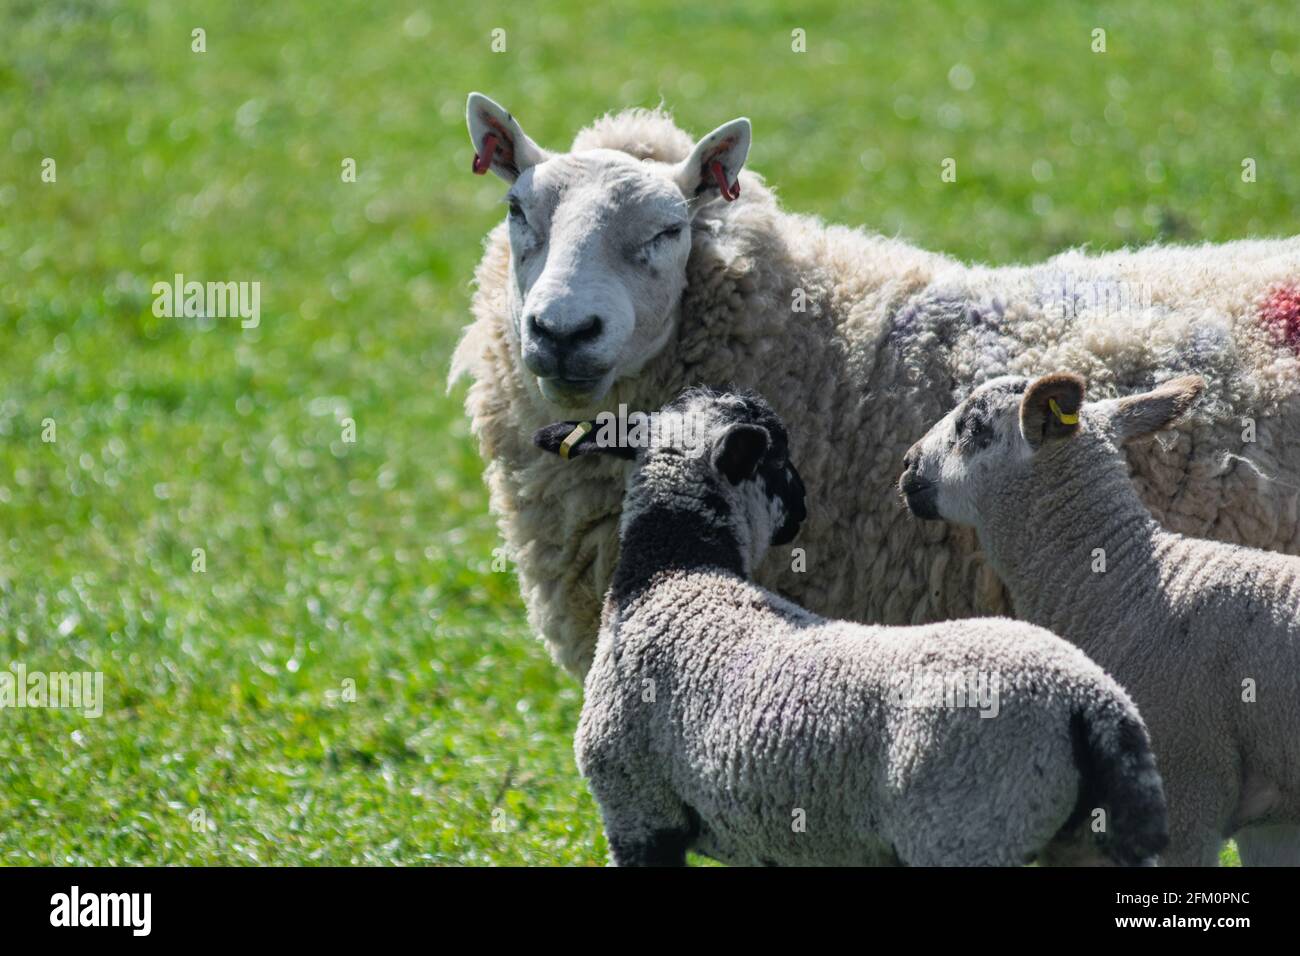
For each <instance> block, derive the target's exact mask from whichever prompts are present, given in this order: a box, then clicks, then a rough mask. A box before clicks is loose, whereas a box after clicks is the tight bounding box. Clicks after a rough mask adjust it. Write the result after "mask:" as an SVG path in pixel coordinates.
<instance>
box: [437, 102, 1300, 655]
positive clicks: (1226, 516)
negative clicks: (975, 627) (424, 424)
mask: <svg viewBox="0 0 1300 956" xmlns="http://www.w3.org/2000/svg"><path fill="white" fill-rule="evenodd" d="M467 119H468V124H469V130H470V136H471V139H472V141H473V144H474V147H475V150H476V153H477V155H476V156H475V162H474V167H475V171H476V172H486V171H487V170H488V169H491V171H493V172H494V173H496V174H497V175H498V176H500V177H501V178H502V179H504V180H505V181H506V182H507V183H509V184H511V185H510V190H509V192H508V193H507V202H508V204H509V207H510V212H509V215H508V216H507V219H506V221H505V222H503V223H501V224H500V225H499V226H497V227H496V228H495V229H494V230H493V231H492V232H491V233H490V234H489V235H488V238H487V241H486V248H485V252H484V256H483V259H482V261H481V262H480V263H479V266H478V268H477V270H476V272H475V280H476V284H477V288H476V290H475V293H474V298H473V313H474V320H473V322H472V323H471V324H470V326H469V327H468V329H467V330H466V332H465V335H464V338H463V339H462V341H461V343H460V345H459V346H458V348H457V350H456V354H455V357H454V359H453V362H452V376H451V378H452V381H455V380H456V379H457V378H459V377H460V376H461V375H467V376H468V377H469V378H471V379H472V384H471V387H470V389H469V392H468V396H467V398H466V409H467V411H468V412H469V415H470V418H471V421H472V429H473V432H474V434H475V435H476V436H477V438H478V441H479V447H480V450H481V452H482V454H483V457H484V458H485V459H486V462H487V466H486V480H487V483H488V486H489V489H490V493H491V506H492V509H493V511H494V512H495V513H496V515H497V517H498V520H499V523H500V527H501V530H502V533H503V535H504V536H505V539H506V543H507V546H508V548H509V550H510V551H511V552H512V554H513V556H514V559H515V561H516V563H517V568H518V572H519V579H520V585H521V588H522V591H523V596H524V601H525V604H526V605H527V607H528V615H529V621H530V624H531V626H532V627H533V629H534V630H535V631H536V632H537V633H539V634H541V635H542V637H543V638H544V639H545V640H546V642H547V644H548V645H549V647H550V650H551V652H552V654H553V656H554V657H555V659H556V660H557V661H558V662H559V663H560V664H561V665H563V666H564V667H565V668H567V669H568V670H569V671H571V672H573V673H575V674H579V675H580V674H583V673H585V671H586V670H587V667H588V665H589V664H590V662H591V658H592V653H593V651H594V648H595V643H596V636H597V632H598V629H599V617H600V608H601V604H602V600H603V597H604V592H605V590H606V588H607V586H608V584H609V579H610V574H611V572H612V569H613V567H614V563H615V558H616V556H617V548H618V517H619V510H620V507H621V503H622V498H623V490H624V489H623V474H622V471H621V470H620V469H619V467H618V465H617V464H616V463H613V462H610V461H604V460H583V461H572V462H570V461H564V460H561V459H558V458H556V457H553V456H544V455H540V454H538V452H537V450H536V449H535V448H534V447H533V445H532V441H531V438H532V435H533V433H534V432H535V431H537V429H539V428H541V427H542V426H544V425H548V424H550V423H551V422H553V421H555V420H557V419H558V418H574V417H579V416H589V415H591V414H593V413H595V412H596V411H598V410H601V409H610V410H613V409H616V408H617V407H618V406H619V405H620V404H624V405H626V406H627V407H628V408H629V409H632V410H646V411H648V410H651V409H655V408H658V407H660V406H661V405H662V404H663V403H664V402H666V401H667V400H668V399H670V398H672V397H673V396H674V395H676V394H678V393H679V392H680V391H681V390H682V389H683V388H684V387H686V386H689V385H695V384H701V383H702V384H721V383H729V384H732V385H734V386H736V387H738V388H753V389H755V390H757V391H758V392H760V393H761V394H763V395H764V396H766V397H767V398H768V399H769V400H770V401H771V403H772V405H773V406H774V408H775V409H776V411H777V414H779V415H780V416H781V417H782V418H783V419H784V420H785V421H787V422H789V423H790V424H791V427H792V428H793V429H796V430H797V433H798V436H799V440H798V447H797V449H796V450H797V453H798V455H799V460H800V462H801V468H802V470H803V473H804V477H805V480H806V482H807V486H808V498H809V501H810V502H811V503H812V504H813V507H811V508H810V516H809V519H808V521H807V523H806V524H805V526H804V531H803V536H802V538H801V539H800V541H799V542H798V547H800V548H802V549H803V551H804V553H803V554H801V555H796V556H793V557H792V555H791V554H790V552H789V551H783V550H782V549H773V551H772V552H770V553H769V554H768V556H767V558H766V560H765V563H764V565H763V566H762V567H761V568H760V569H759V571H758V573H757V575H756V580H757V581H758V582H759V583H760V584H762V585H764V586H766V587H769V588H771V589H773V590H776V591H778V592H781V593H784V594H786V595H788V596H789V597H790V598H791V599H793V600H794V601H796V602H798V603H800V604H802V605H804V606H805V607H807V608H809V609H810V610H812V611H815V612H816V613H818V614H822V615H825V616H828V617H837V618H848V619H852V620H858V621H863V622H874V623H885V624H907V623H922V622H928V621H934V620H942V619H948V618H954V617H966V616H971V615H976V614H1006V613H1008V612H1009V609H1010V605H1009V602H1008V600H1007V598H1006V595H1005V592H1004V589H1003V587H1002V585H1001V583H1000V582H999V581H998V579H997V577H996V575H995V574H994V573H993V571H992V570H991V569H990V568H989V567H988V565H987V564H986V562H985V561H984V560H983V557H982V555H981V554H980V553H979V551H978V547H977V544H976V541H975V538H974V535H973V534H972V533H971V532H970V531H969V530H963V529H952V528H948V527H946V526H943V525H934V526H930V525H922V524H920V523H919V522H912V521H910V520H909V519H908V516H907V514H906V512H905V511H904V510H903V508H902V507H901V506H900V505H899V504H898V501H897V499H896V497H895V495H894V491H893V488H894V481H895V479H896V478H897V476H898V472H899V470H900V468H901V463H902V459H903V455H904V453H905V452H906V451H907V449H908V447H909V445H910V444H911V443H912V441H914V440H915V437H916V436H917V435H920V434H924V433H925V431H926V430H927V429H928V428H929V427H930V426H931V425H932V424H933V423H934V422H935V421H937V420H938V419H940V418H941V417H943V415H944V414H945V413H946V412H947V411H948V409H949V408H951V407H952V405H953V404H954V403H955V402H956V401H959V400H960V399H962V398H964V397H965V395H966V394H967V393H969V391H970V390H971V389H972V388H974V387H975V386H976V385H979V384H980V383H982V382H984V381H986V380H988V379H990V378H993V377H996V376H999V375H1005V374H1020V375H1038V374H1042V373H1044V372H1046V371H1050V370H1051V369H1054V368H1072V369H1076V370H1078V371H1079V372H1080V373H1081V374H1084V375H1086V376H1087V378H1088V380H1089V381H1090V382H1091V383H1093V385H1092V388H1093V390H1094V393H1096V394H1097V395H1098V396H1099V397H1104V396H1107V395H1117V394H1126V393H1129V392H1133V391H1139V390H1144V389H1147V388H1150V387H1151V386H1152V385H1153V384H1155V383H1156V382H1159V381H1162V380H1164V379H1166V378H1171V377H1174V376H1177V375H1181V374H1184V373H1187V372H1193V371H1194V372H1196V373H1199V374H1201V375H1202V376H1204V377H1205V378H1206V379H1207V381H1208V383H1209V385H1208V390H1207V394H1208V400H1207V401H1205V402H1204V403H1203V405H1202V406H1201V409H1200V411H1198V413H1197V414H1196V416H1195V417H1194V418H1192V419H1191V420H1190V421H1188V422H1186V423H1184V424H1183V425H1181V426H1180V429H1179V431H1178V432H1176V433H1175V434H1176V441H1177V447H1176V449H1175V451H1176V453H1175V454H1168V453H1166V454H1161V455H1152V454H1150V444H1149V442H1148V443H1147V444H1145V445H1141V444H1138V445H1134V446H1131V447H1130V448H1129V449H1128V450H1127V453H1128V457H1129V464H1130V467H1131V468H1132V469H1133V471H1134V473H1135V476H1136V479H1137V482H1138V485H1139V488H1140V490H1141V494H1142V497H1143V500H1144V501H1145V502H1146V504H1147V506H1148V507H1149V508H1151V510H1152V512H1153V513H1154V514H1155V515H1156V517H1157V518H1158V519H1159V520H1160V521H1161V522H1162V523H1163V524H1165V525H1166V526H1167V527H1169V528H1170V529H1172V530H1175V531H1179V532H1182V533H1185V534H1190V535H1195V536H1198V537H1208V538H1217V539H1220V540H1225V541H1235V542H1239V543H1242V544H1247V545H1250V546H1252V547H1257V548H1268V549H1273V550H1281V551H1288V552H1291V553H1297V552H1300V513H1298V511H1300V509H1298V508H1297V504H1298V497H1300V491H1298V489H1297V487H1296V484H1295V483H1296V480H1297V479H1296V476H1297V475H1300V377H1298V376H1297V372H1298V371H1300V363H1298V361H1297V355H1296V351H1297V348H1298V347H1300V290H1298V288H1297V287H1298V286H1300V238H1292V239H1285V240H1251V241H1239V242H1231V243H1227V244H1223V245H1205V246H1198V247H1150V248H1146V249H1141V250H1135V251H1121V252H1112V253H1107V254H1103V255H1097V256H1088V255H1084V254H1083V253H1081V252H1067V253H1064V254H1062V255H1059V256H1057V257H1055V258H1053V259H1050V260H1048V261H1047V262H1045V263H1043V264H1040V265H1036V266H1011V267H1003V268H989V267H984V266H971V265H965V264H963V263H960V262H957V261H956V260H954V259H951V258H949V257H948V256H944V255H941V254H939V253H934V252H927V251H925V250H922V249H918V248H916V247H915V246H912V245H910V244H908V243H906V242H903V241H902V240H899V239H894V238H889V237H886V236H880V235H875V234H872V233H869V232H865V231H863V230H859V229H849V228H846V227H843V226H828V225H825V224H824V223H823V222H821V220H819V219H817V218H815V217H811V216H802V215H795V214H791V213H787V212H784V211H783V210H781V208H780V207H779V206H778V204H777V202H776V200H775V198H774V197H773V195H772V193H771V192H770V191H769V190H768V189H767V188H766V187H765V186H764V184H763V180H762V179H761V178H760V177H759V176H758V175H756V174H755V173H753V172H750V171H748V170H743V171H742V167H743V165H744V162H745V159H746V156H747V154H748V150H749V144H750V125H749V122H748V121H747V120H743V119H739V120H734V121H732V122H730V123H727V124H725V125H723V126H721V127H719V128H718V129H717V130H715V131H714V132H713V133H710V134H709V135H708V136H705V137H704V138H703V139H702V140H700V141H699V142H698V143H695V144H692V141H691V139H690V138H689V137H688V136H687V135H686V134H685V133H683V132H682V131H681V130H680V129H678V128H677V127H676V126H675V125H674V124H673V122H672V120H671V118H670V117H669V116H667V115H666V114H664V113H662V112H659V111H648V110H630V111H626V112H623V113H619V114H617V115H612V116H607V117H605V118H602V119H600V120H597V121H596V122H595V123H594V124H593V125H592V126H590V127H589V128H587V129H586V130H584V131H582V132H581V133H579V134H578V136H577V138H576V139H575V141H574V143H573V147H572V149H571V150H570V152H568V153H563V154H553V153H549V152H547V151H546V150H544V149H542V148H541V147H539V146H538V145H537V144H536V143H534V142H533V141H532V140H531V139H529V138H528V136H527V135H526V134H525V133H524V131H523V129H522V128H521V127H520V125H519V124H518V122H516V121H515V119H514V118H513V117H512V116H511V115H510V114H509V113H508V112H506V111H505V110H504V109H502V108H501V107H500V106H498V105H497V104H496V103H493V102H492V101H491V100H489V99H487V98H486V97H484V96H482V95H480V94H471V95H470V97H469V103H468V109H467ZM1247 419H1248V420H1249V421H1246V420H1247Z"/></svg>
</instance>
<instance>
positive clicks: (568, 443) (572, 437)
mask: <svg viewBox="0 0 1300 956" xmlns="http://www.w3.org/2000/svg"><path fill="white" fill-rule="evenodd" d="M594 427H595V426H594V425H592V424H591V422H578V424H577V425H576V426H575V427H574V429H573V431H571V432H569V434H568V437H567V438H565V439H564V441H562V442H560V457H561V458H563V459H564V460H565V461H568V460H569V452H571V451H573V446H574V445H576V444H578V442H580V441H582V436H583V435H585V434H587V432H589V431H591V430H592V429H593V428H594Z"/></svg>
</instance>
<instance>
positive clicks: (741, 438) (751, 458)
mask: <svg viewBox="0 0 1300 956" xmlns="http://www.w3.org/2000/svg"><path fill="white" fill-rule="evenodd" d="M771 444H772V436H771V435H769V434H768V433H767V429H766V428H764V427H763V426H762V425H732V426H731V427H730V428H728V429H727V430H726V432H725V433H723V436H722V438H721V439H719V440H718V443H717V445H715V446H714V448H713V457H712V458H711V459H710V460H711V461H712V462H713V467H714V468H715V469H716V470H717V471H718V473H719V474H722V475H724V476H725V477H726V479H727V480H728V481H729V482H731V483H732V484H733V485H738V484H740V483H741V482H742V481H747V480H748V479H750V478H753V477H754V472H755V471H756V470H757V469H758V463H759V462H760V461H762V460H763V456H764V455H766V454H767V449H768V447H769V446H770V445H771Z"/></svg>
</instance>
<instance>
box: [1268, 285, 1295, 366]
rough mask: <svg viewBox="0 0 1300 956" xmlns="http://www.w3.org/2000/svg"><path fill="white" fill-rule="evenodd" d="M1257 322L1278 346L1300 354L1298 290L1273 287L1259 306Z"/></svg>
mask: <svg viewBox="0 0 1300 956" xmlns="http://www.w3.org/2000/svg"><path fill="white" fill-rule="evenodd" d="M1259 321H1260V322H1261V323H1263V325H1264V326H1265V327H1266V328H1267V329H1268V330H1269V331H1270V332H1271V333H1272V334H1273V338H1274V340H1275V341H1276V342H1277V344H1278V345H1286V346H1288V347H1289V348H1290V349H1292V350H1293V351H1295V352H1297V353H1300V289H1297V288H1296V287H1295V286H1274V287H1273V288H1272V289H1269V291H1268V294H1267V295H1266V296H1265V297H1264V300H1263V301H1262V302H1261V303H1260V306H1259Z"/></svg>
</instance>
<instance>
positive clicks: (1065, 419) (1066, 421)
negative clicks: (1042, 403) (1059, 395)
mask: <svg viewBox="0 0 1300 956" xmlns="http://www.w3.org/2000/svg"><path fill="white" fill-rule="evenodd" d="M1047 407H1048V408H1050V409H1051V410H1052V414H1053V415H1055V416H1056V420H1057V421H1059V422H1060V423H1061V424H1062V425H1077V424H1079V416H1078V415H1077V414H1076V415H1067V414H1065V412H1063V411H1061V406H1060V405H1058V404H1056V399H1054V398H1049V399H1048V400H1047Z"/></svg>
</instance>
